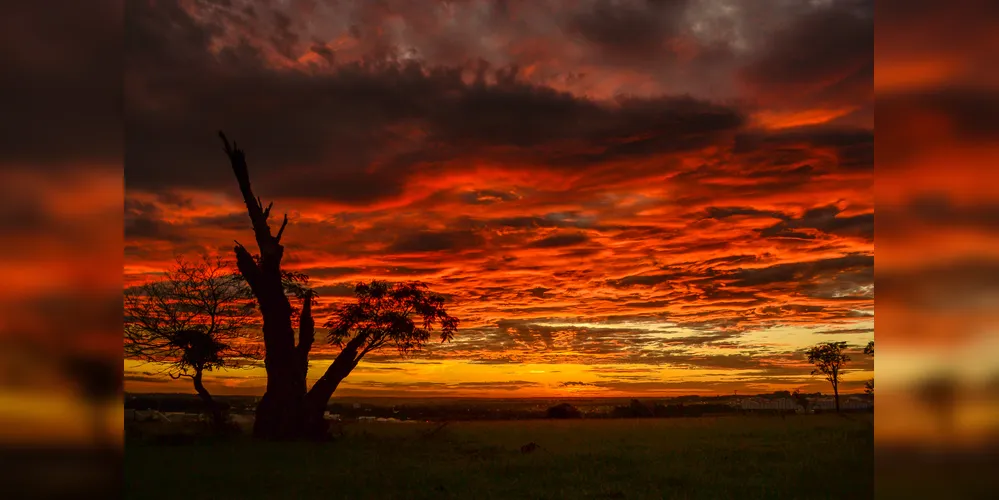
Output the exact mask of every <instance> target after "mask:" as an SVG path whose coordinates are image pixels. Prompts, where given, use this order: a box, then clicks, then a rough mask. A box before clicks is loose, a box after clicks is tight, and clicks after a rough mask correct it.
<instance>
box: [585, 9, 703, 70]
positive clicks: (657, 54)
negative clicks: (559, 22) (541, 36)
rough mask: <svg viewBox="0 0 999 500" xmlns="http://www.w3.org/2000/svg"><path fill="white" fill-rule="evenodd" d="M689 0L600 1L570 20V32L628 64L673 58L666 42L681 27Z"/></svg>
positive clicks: (606, 54)
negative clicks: (627, 2)
mask: <svg viewBox="0 0 999 500" xmlns="http://www.w3.org/2000/svg"><path fill="white" fill-rule="evenodd" d="M688 3H689V2H688V0H658V1H653V0H650V1H646V2H636V3H631V4H613V3H612V2H610V1H608V0H598V1H597V2H595V3H594V4H593V6H592V7H590V8H589V9H588V10H586V11H584V12H580V13H578V14H576V16H575V17H574V18H573V19H572V20H570V22H569V33H570V35H575V36H577V37H580V38H582V39H583V40H585V41H586V42H588V43H591V44H593V45H595V46H596V47H597V48H598V50H599V51H600V52H602V54H603V56H604V57H606V58H607V59H609V60H612V61H620V62H626V63H639V62H649V61H650V60H656V59H659V60H661V59H664V58H670V59H671V58H672V57H673V54H672V51H671V50H670V48H669V46H668V45H667V42H669V40H670V39H671V38H673V37H674V36H676V35H677V34H678V33H679V32H680V29H681V27H682V21H683V14H684V10H685V9H686V6H687V4H688Z"/></svg>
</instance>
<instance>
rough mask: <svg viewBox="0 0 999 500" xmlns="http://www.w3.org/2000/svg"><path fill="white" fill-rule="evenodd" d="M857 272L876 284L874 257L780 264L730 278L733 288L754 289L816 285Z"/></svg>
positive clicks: (848, 257)
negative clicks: (824, 278)
mask: <svg viewBox="0 0 999 500" xmlns="http://www.w3.org/2000/svg"><path fill="white" fill-rule="evenodd" d="M858 270H859V271H862V272H865V273H869V274H870V277H871V280H872V281H873V277H874V256H873V255H847V256H843V257H835V258H830V259H820V260H814V261H808V262H793V263H786V264H777V265H774V266H769V267H764V268H759V269H744V270H741V271H737V272H735V273H734V274H733V275H732V276H731V277H732V278H733V281H732V285H733V286H738V287H755V286H767V285H773V284H780V283H784V284H788V283H798V282H806V281H813V280H815V279H816V278H819V277H821V276H829V275H833V274H840V273H844V272H847V271H858Z"/></svg>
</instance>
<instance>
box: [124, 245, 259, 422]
mask: <svg viewBox="0 0 999 500" xmlns="http://www.w3.org/2000/svg"><path fill="white" fill-rule="evenodd" d="M255 316H256V311H255V305H254V303H253V297H252V295H250V291H249V289H248V288H247V287H246V284H245V283H244V282H243V281H242V279H240V277H239V276H237V275H235V274H234V273H233V272H232V268H231V267H230V265H229V264H228V263H226V262H225V261H223V260H221V259H210V258H205V259H203V260H202V261H201V262H197V263H190V262H186V261H183V260H179V261H178V263H177V266H176V267H175V268H174V269H172V270H171V271H169V272H168V273H167V274H166V276H165V277H164V279H162V280H159V281H154V282H150V283H146V284H143V285H140V286H137V287H133V288H130V289H128V290H126V291H125V317H124V330H125V346H124V348H125V356H126V357H127V358H131V359H138V360H142V361H146V362H151V363H159V364H164V365H165V371H166V372H167V373H168V374H169V375H170V377H172V378H174V379H179V378H189V379H191V382H192V383H193V384H194V390H195V391H196V392H197V393H198V396H199V397H200V398H201V400H202V401H203V402H204V403H205V407H206V408H207V409H208V411H209V412H210V413H211V415H212V421H213V422H214V424H215V425H216V426H217V427H221V426H222V424H223V423H224V418H223V415H222V412H221V409H220V408H219V406H218V405H217V404H216V402H215V400H214V399H213V398H212V396H211V394H210V393H209V392H208V389H206V388H205V385H204V383H203V376H204V372H206V371H212V370H217V369H220V368H238V367H241V366H245V362H246V361H248V360H254V359H259V358H260V354H259V350H258V349H256V348H254V347H253V345H252V343H250V342H249V341H247V339H246V338H245V336H246V333H247V329H248V328H249V327H250V326H251V325H252V323H253V321H254V319H255Z"/></svg>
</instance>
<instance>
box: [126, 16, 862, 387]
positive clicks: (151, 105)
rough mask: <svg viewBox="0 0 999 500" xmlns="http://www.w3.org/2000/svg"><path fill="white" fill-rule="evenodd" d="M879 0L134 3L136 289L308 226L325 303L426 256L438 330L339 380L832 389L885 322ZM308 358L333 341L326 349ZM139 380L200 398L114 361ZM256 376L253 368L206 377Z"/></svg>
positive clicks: (288, 242) (131, 177) (295, 255)
mask: <svg viewBox="0 0 999 500" xmlns="http://www.w3.org/2000/svg"><path fill="white" fill-rule="evenodd" d="M873 17H874V6H873V1H872V0H867V1H855V0H811V1H806V0H751V1H737V0H620V1H593V0H509V1H499V0H496V1H486V0H475V1H473V0H468V1H461V0H459V1H451V2H443V1H440V2H433V1H421V2H415V1H403V0H377V1H360V0H358V1H353V2H351V1H333V0H329V1H323V0H271V1H267V2H261V1H252V2H251V1H240V0H198V1H182V0H137V1H134V2H128V3H127V10H126V17H125V22H126V24H125V30H126V38H125V42H126V59H125V61H126V71H125V110H126V114H125V116H126V119H125V130H126V135H125V181H126V193H125V281H126V283H125V285H126V286H129V285H134V284H136V283H139V282H142V281H144V280H149V279H155V277H156V276H155V275H156V273H158V272H160V271H162V270H163V269H165V268H167V267H169V266H170V265H171V264H172V263H173V262H174V258H175V256H176V255H184V256H186V257H189V258H192V257H196V256H197V254H198V253H209V254H220V255H222V256H225V257H229V258H231V256H232V245H233V240H239V241H241V242H243V243H246V244H251V243H252V240H253V236H252V231H251V230H250V226H249V218H248V217H247V215H246V212H245V207H244V206H243V205H242V202H241V200H240V198H239V191H238V188H237V186H236V182H235V179H234V178H233V176H232V172H231V170H230V168H229V165H228V162H227V160H226V157H225V154H224V153H223V151H222V147H221V144H220V142H219V139H218V137H217V135H216V131H217V130H218V129H222V130H225V132H226V134H227V135H228V136H229V137H230V138H231V139H235V140H236V141H237V142H238V143H239V144H240V146H241V147H243V148H244V149H245V150H246V154H247V159H248V163H249V166H250V172H251V177H252V180H253V183H254V188H255V190H256V193H257V194H258V195H260V196H261V198H263V200H264V202H265V203H267V202H269V201H274V211H275V212H287V213H288V214H289V218H290V220H291V222H290V224H289V227H288V229H287V230H286V233H285V237H284V239H283V241H282V242H283V243H284V244H285V246H286V249H287V250H286V258H285V260H284V262H285V267H286V268H287V269H293V270H298V271H304V272H306V273H308V274H309V275H310V276H311V277H312V278H313V280H314V284H315V285H316V286H317V287H318V290H319V293H320V296H321V302H320V305H321V307H320V309H319V316H324V315H325V314H326V311H328V309H329V306H330V305H332V304H334V303H335V302H336V301H338V300H344V299H345V298H346V297H349V296H350V294H351V290H352V284H353V283H355V282H357V281H361V280H369V279H373V278H378V279H386V280H394V281H398V280H421V281H426V282H428V283H429V284H431V287H432V288H433V289H435V290H436V291H439V292H442V293H445V294H447V295H448V296H449V297H450V299H451V302H450V309H451V312H452V314H454V315H456V316H458V317H459V318H460V319H461V320H462V324H461V328H460V330H459V332H458V335H457V337H456V339H455V341H454V342H453V343H451V344H444V345H440V344H435V345H431V346H429V347H428V348H427V349H425V350H424V351H423V352H418V353H414V354H411V355H409V356H408V357H406V358H405V359H403V358H401V357H400V356H399V355H398V354H397V353H396V352H395V351H394V350H391V349H387V350H385V351H382V352H380V353H378V356H373V355H369V356H368V357H366V358H365V360H364V361H363V362H362V363H361V365H360V366H358V368H357V369H356V370H355V371H354V372H353V373H352V374H351V376H350V377H348V378H347V379H346V381H345V382H344V383H343V384H342V385H341V389H340V390H338V392H337V394H343V395H352V396H359V395H370V396H379V395H407V396H418V395H426V396H441V395H446V396H492V397H520V396H552V397H557V396H630V395H636V396H644V397H650V396H666V395H678V394H703V395H706V394H719V393H721V394H728V393H732V392H733V391H739V393H756V392H769V391H774V390H784V389H787V390H793V389H796V388H800V389H804V390H808V391H815V390H821V391H823V392H830V387H829V385H828V383H827V382H825V381H824V380H823V379H822V378H821V377H819V376H811V375H810V371H811V367H810V366H808V364H807V363H806V361H805V358H804V354H803V350H804V349H805V348H807V347H809V346H811V345H813V344H815V343H818V342H824V341H847V342H849V343H850V344H851V346H853V348H854V351H855V352H854V353H853V361H852V363H851V364H850V367H851V368H852V370H850V371H849V372H847V373H846V374H845V375H844V383H843V390H844V391H846V392H854V391H860V390H862V386H863V382H864V381H865V380H867V379H869V378H872V377H873V361H872V360H871V359H870V358H869V357H866V356H863V355H862V354H861V353H860V348H861V347H862V346H863V345H865V344H866V343H867V342H868V341H869V340H871V339H873V338H874V330H873V329H874V194H873V184H874V168H873V163H874V113H873V103H874V97H873V96H874V83H873V78H874V24H873ZM313 352H314V355H313V358H312V359H313V366H314V367H316V368H314V369H312V370H310V373H311V374H313V376H318V375H319V374H320V373H321V372H322V371H323V370H324V369H325V367H326V365H327V364H328V363H329V361H330V360H331V359H332V357H333V356H334V355H335V353H336V350H335V349H334V348H333V347H331V346H328V345H320V346H317V348H316V349H314V351H313ZM125 370H126V390H128V391H134V392H143V391H169V392H191V389H190V387H189V383H186V381H172V380H170V379H169V378H168V377H166V376H165V375H154V372H155V371H156V367H151V366H141V365H139V364H138V363H135V362H133V361H129V360H126V361H125ZM207 385H208V387H209V389H210V390H213V391H215V392H217V393H219V394H260V393H261V392H262V388H263V385H264V372H263V368H262V367H257V368H253V369H247V370H239V371H228V372H222V373H214V374H212V375H211V377H209V378H208V379H207Z"/></svg>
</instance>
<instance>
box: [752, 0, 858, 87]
mask: <svg viewBox="0 0 999 500" xmlns="http://www.w3.org/2000/svg"><path fill="white" fill-rule="evenodd" d="M873 47H874V1H873V0H839V1H835V2H829V3H828V5H826V6H823V7H819V8H816V9H814V10H812V11H810V12H807V13H805V14H803V15H802V16H800V17H798V18H796V19H794V20H793V21H792V22H789V23H786V24H785V25H784V26H783V27H779V28H777V29H776V31H775V32H774V33H772V34H771V36H769V37H768V40H767V43H766V44H765V46H764V47H763V50H761V51H760V52H759V55H758V57H757V58H756V59H755V60H754V61H753V62H752V63H750V64H749V65H748V66H747V67H746V68H745V70H744V73H743V75H744V78H745V79H746V81H747V83H749V84H750V85H751V86H753V87H756V88H757V90H758V91H760V92H762V93H763V94H765V95H768V97H770V98H772V99H775V100H779V99H781V98H783V99H789V98H795V97H806V98H811V99H813V100H815V101H818V103H823V102H824V103H829V102H836V101H838V103H844V102H851V103H855V102H856V99H855V98H856V97H857V96H858V94H860V95H861V96H863V94H864V93H865V92H867V93H868V94H869V92H870V88H871V87H872V85H873V75H874V72H873V68H874V51H873V50H872V48H873ZM837 85H839V86H842V87H846V88H840V89H836V88H835V87H836V86H837ZM824 94H825V95H824ZM830 94H832V95H830ZM836 94H845V96H844V95H836Z"/></svg>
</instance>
